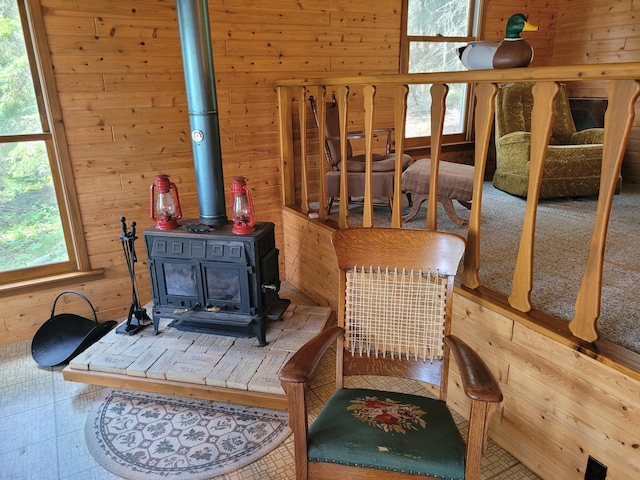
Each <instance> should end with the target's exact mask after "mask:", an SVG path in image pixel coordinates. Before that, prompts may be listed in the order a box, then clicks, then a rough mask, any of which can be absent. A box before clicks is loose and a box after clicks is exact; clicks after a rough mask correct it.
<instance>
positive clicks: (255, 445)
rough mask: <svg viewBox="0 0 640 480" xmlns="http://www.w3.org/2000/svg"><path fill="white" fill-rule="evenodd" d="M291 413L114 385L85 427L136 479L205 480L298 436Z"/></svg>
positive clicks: (98, 453) (113, 468)
mask: <svg viewBox="0 0 640 480" xmlns="http://www.w3.org/2000/svg"><path fill="white" fill-rule="evenodd" d="M288 419H289V414H288V413H287V412H286V411H280V410H271V409H266V408H259V407H247V406H243V405H234V404H229V403H221V402H212V401H207V400H199V399H192V398H184V397H175V396H170V395H159V394H150V393H143V392H134V391H124V390H106V394H105V396H104V397H103V399H102V400H101V401H98V402H97V403H96V405H95V406H94V407H93V409H92V411H91V413H90V414H89V417H88V418H87V423H86V426H85V437H86V441H87V447H88V450H89V452H90V453H91V455H92V456H93V457H94V458H95V460H96V461H97V462H98V463H99V464H100V465H102V466H103V467H104V468H106V469H107V470H109V471H110V472H112V473H114V474H116V475H119V476H120V477H123V478H128V479H132V480H151V479H158V478H169V479H174V480H175V479H183V478H184V479H187V478H188V479H189V480H200V479H210V478H213V477H216V476H218V475H223V474H225V473H227V472H230V471H232V470H235V469H238V468H240V467H243V466H245V465H247V464H249V463H251V462H253V461H255V460H257V459H258V458H260V457H262V456H263V455H265V454H267V453H268V452H270V451H271V450H273V449H274V448H275V447H277V446H278V445H279V444H280V443H282V442H283V441H284V440H285V439H286V438H287V436H288V435H289V434H290V433H291V431H290V430H289V427H288V425H287V424H288Z"/></svg>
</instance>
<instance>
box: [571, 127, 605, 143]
mask: <svg viewBox="0 0 640 480" xmlns="http://www.w3.org/2000/svg"><path fill="white" fill-rule="evenodd" d="M590 143H595V144H598V143H604V128H587V129H586V130H580V131H579V132H576V133H574V134H573V135H571V144H572V145H585V144H590Z"/></svg>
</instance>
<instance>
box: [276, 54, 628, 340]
mask: <svg viewBox="0 0 640 480" xmlns="http://www.w3.org/2000/svg"><path fill="white" fill-rule="evenodd" d="M638 78H640V64H639V63H621V64H607V65H579V66H562V67H538V68H527V69H506V70H484V71H474V72H453V73H434V74H411V75H385V76H372V77H345V78H328V79H306V80H301V81H296V80H287V81H282V82H279V84H278V91H279V107H280V128H281V130H280V138H281V156H282V175H283V177H282V180H283V186H282V191H283V204H284V205H286V206H295V205H296V200H295V198H296V187H297V186H296V185H295V178H296V175H295V172H294V171H293V168H294V165H295V159H294V148H293V135H294V133H293V123H292V121H291V116H292V108H291V105H292V98H293V93H294V92H296V93H297V94H298V96H299V97H300V99H301V100H300V99H299V101H298V114H299V118H300V125H299V129H300V132H299V134H300V145H301V146H300V152H301V159H300V169H301V171H300V173H299V175H300V178H301V184H300V185H299V190H300V196H301V199H302V200H301V203H300V205H299V209H300V211H301V212H302V213H304V214H309V213H310V209H309V198H310V192H309V191H308V186H307V179H308V172H307V156H308V146H307V128H306V120H305V119H306V115H307V113H306V101H305V100H306V96H307V95H308V94H309V92H310V91H312V94H314V95H316V96H317V98H319V99H321V101H320V102H319V104H320V105H323V104H324V98H325V97H324V95H325V86H328V85H331V86H334V88H335V86H337V89H338V101H339V102H342V105H344V106H345V108H343V109H342V113H341V115H342V118H341V123H340V128H341V132H342V135H341V136H342V138H346V129H347V115H348V114H347V112H348V108H347V107H348V102H349V88H356V87H362V92H363V98H364V109H365V122H364V123H365V125H364V130H365V132H366V133H365V150H366V155H367V157H368V162H369V164H370V163H371V155H372V139H373V122H374V113H375V93H376V88H377V87H378V86H380V85H385V86H389V85H391V86H393V89H394V102H395V105H394V127H395V132H396V135H395V139H396V144H395V149H396V176H395V187H394V192H402V185H401V175H400V172H401V168H402V153H403V147H404V123H405V118H406V108H407V103H406V97H407V92H408V87H407V85H409V84H431V85H432V88H431V95H432V109H431V132H432V136H431V159H432V161H431V175H430V182H431V183H430V186H429V192H430V195H429V203H428V207H427V224H426V227H427V229H431V230H436V229H437V189H438V185H437V178H438V165H439V160H440V151H441V146H442V137H443V124H444V115H445V108H446V107H445V99H446V94H447V91H448V87H447V85H448V84H453V83H468V84H473V85H475V89H474V100H475V113H474V122H473V123H474V132H475V152H474V185H473V202H472V207H471V213H470V219H469V230H468V234H467V250H466V253H465V256H464V268H463V271H462V273H461V275H460V280H461V282H462V284H463V285H464V286H466V287H469V288H472V289H476V288H478V287H479V286H481V281H480V276H479V270H480V265H481V258H480V235H481V213H482V188H483V182H484V174H485V168H486V159H487V153H488V148H489V143H490V135H491V130H492V126H493V120H494V98H495V95H496V92H497V88H498V87H497V85H498V84H499V83H500V82H506V81H509V82H517V81H534V82H536V85H535V87H534V92H533V94H534V109H533V113H532V121H531V123H532V130H531V159H530V164H531V166H530V177H529V178H530V180H529V187H528V194H527V204H526V209H525V216H524V221H523V227H522V232H521V238H520V244H519V249H518V255H517V260H516V266H515V270H514V274H513V281H512V291H511V294H510V295H509V303H510V305H511V306H512V307H514V308H515V309H517V310H520V311H521V312H528V311H530V310H531V309H532V308H533V307H532V304H531V291H532V289H533V251H534V240H535V238H534V237H535V226H536V212H537V208H538V193H539V189H540V182H541V178H542V173H543V169H544V160H545V154H546V146H547V145H548V144H549V137H550V132H551V127H552V123H553V117H552V115H553V114H552V112H553V108H552V107H553V102H554V100H555V96H556V94H557V91H558V85H557V83H558V82H568V81H578V80H579V81H580V82H590V81H598V82H602V81H603V80H604V81H607V82H608V85H607V95H608V108H607V112H606V115H605V140H604V147H603V160H602V172H601V180H600V192H599V201H598V206H597V209H596V214H595V224H594V228H593V233H592V237H591V242H590V246H589V251H588V256H587V261H586V264H585V268H584V273H583V276H582V280H581V283H580V288H579V291H578V295H577V298H576V303H575V314H574V317H573V319H572V320H571V322H570V323H569V328H570V330H571V332H572V333H573V334H574V335H575V336H576V337H578V338H580V339H582V340H585V341H587V342H594V341H595V340H597V339H598V331H597V327H596V323H597V320H598V317H599V315H600V301H601V290H602V271H603V263H604V250H605V242H606V235H607V226H608V222H609V217H610V212H611V205H612V201H613V196H614V194H615V188H616V182H617V180H618V176H619V174H620V169H621V164H622V159H623V156H624V152H625V149H626V145H627V141H628V139H629V134H630V131H631V127H632V125H633V119H634V115H635V108H634V107H635V103H636V100H637V98H638V96H639V94H640V82H639V81H638ZM319 116H320V118H323V112H319ZM323 129H324V126H323V125H321V126H320V129H319V132H322V131H324V130H323ZM319 132H318V133H319ZM318 138H322V137H321V136H320V135H319V136H318ZM342 148H346V147H345V146H342ZM323 168H324V167H323ZM367 175H368V178H367V180H366V182H369V185H370V182H371V179H370V169H369V170H368V172H367ZM323 178H324V171H322V175H320V181H319V194H318V195H317V198H319V199H320V204H321V205H322V202H323V199H326V186H325V185H324V179H323ZM369 192H370V190H369ZM340 195H341V198H348V192H347V189H346V177H345V178H341V193H340ZM364 201H365V209H364V215H363V226H366V227H370V226H372V225H373V213H372V212H373V210H372V205H373V198H371V195H370V194H369V195H365V199H364ZM346 203H347V202H341V205H340V211H339V214H338V226H339V228H347V227H349V226H350V225H349V221H348V209H347V208H346ZM317 214H318V220H319V221H322V222H324V221H326V220H327V214H326V208H320V209H319V210H318V212H317ZM401 224H402V211H401V195H400V194H395V195H394V201H393V208H392V219H391V226H392V227H400V226H401Z"/></svg>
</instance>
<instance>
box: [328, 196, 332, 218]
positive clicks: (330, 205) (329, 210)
mask: <svg viewBox="0 0 640 480" xmlns="http://www.w3.org/2000/svg"><path fill="white" fill-rule="evenodd" d="M331 207H333V197H329V208H327V215H331Z"/></svg>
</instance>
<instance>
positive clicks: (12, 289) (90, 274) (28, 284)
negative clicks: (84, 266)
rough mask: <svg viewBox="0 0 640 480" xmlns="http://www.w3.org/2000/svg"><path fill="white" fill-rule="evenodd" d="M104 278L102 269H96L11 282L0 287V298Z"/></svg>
mask: <svg viewBox="0 0 640 480" xmlns="http://www.w3.org/2000/svg"><path fill="white" fill-rule="evenodd" d="M102 277H104V269H103V268H98V269H95V270H89V271H87V272H73V273H63V274H60V275H52V276H50V277H43V278H36V279H31V280H25V281H22V282H12V283H7V284H6V285H0V298H2V297H9V296H11V295H17V294H23V293H30V292H35V291H37V290H42V289H43V288H53V287H58V286H63V285H69V284H75V283H78V282H87V281H91V280H97V279H99V278H102Z"/></svg>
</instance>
